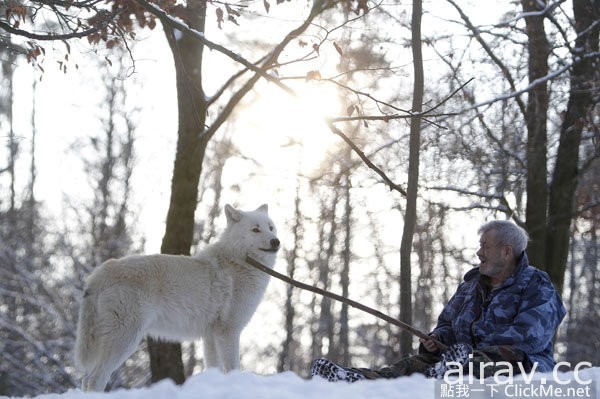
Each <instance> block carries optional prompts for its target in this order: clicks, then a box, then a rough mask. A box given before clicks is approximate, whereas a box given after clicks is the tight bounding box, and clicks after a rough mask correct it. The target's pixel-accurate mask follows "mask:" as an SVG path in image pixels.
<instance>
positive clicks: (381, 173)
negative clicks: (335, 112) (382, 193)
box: [327, 122, 406, 197]
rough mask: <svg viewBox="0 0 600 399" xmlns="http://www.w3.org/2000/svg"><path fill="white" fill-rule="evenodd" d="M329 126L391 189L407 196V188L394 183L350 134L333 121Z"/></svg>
mask: <svg viewBox="0 0 600 399" xmlns="http://www.w3.org/2000/svg"><path fill="white" fill-rule="evenodd" d="M327 126H328V127H329V129H330V130H331V131H332V132H333V134H335V135H337V136H339V137H340V138H341V139H342V140H344V141H345V142H346V144H348V145H349V146H350V148H352V150H353V151H354V152H355V153H356V154H357V155H358V156H359V157H360V159H362V160H363V162H364V163H365V164H367V166H368V167H369V168H371V169H372V170H374V171H375V173H377V174H378V175H379V176H380V177H381V178H382V179H383V181H385V183H386V184H387V185H388V186H389V187H390V190H396V191H398V192H399V193H400V194H402V195H403V196H405V197H406V190H405V189H403V188H402V187H401V186H400V185H398V184H396V183H394V182H393V181H392V179H390V178H389V177H388V176H387V175H386V174H385V172H384V171H382V170H381V169H380V168H379V167H377V166H376V165H375V164H374V163H373V162H371V160H370V159H369V157H367V156H366V155H365V153H364V152H362V150H361V149H360V148H358V147H357V146H356V144H354V143H353V142H352V140H350V138H348V136H346V135H345V134H344V132H342V131H341V130H340V129H338V128H337V127H335V126H334V125H333V122H328V123H327Z"/></svg>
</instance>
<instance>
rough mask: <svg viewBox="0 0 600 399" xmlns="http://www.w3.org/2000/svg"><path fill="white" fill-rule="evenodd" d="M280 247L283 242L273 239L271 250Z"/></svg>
mask: <svg viewBox="0 0 600 399" xmlns="http://www.w3.org/2000/svg"><path fill="white" fill-rule="evenodd" d="M280 245H281V242H279V239H278V238H272V239H271V248H272V249H279V246H280Z"/></svg>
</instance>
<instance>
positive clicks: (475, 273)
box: [463, 251, 529, 288]
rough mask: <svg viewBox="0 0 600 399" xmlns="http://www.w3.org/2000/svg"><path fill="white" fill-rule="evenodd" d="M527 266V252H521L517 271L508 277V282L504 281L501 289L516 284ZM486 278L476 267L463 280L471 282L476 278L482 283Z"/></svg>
mask: <svg viewBox="0 0 600 399" xmlns="http://www.w3.org/2000/svg"><path fill="white" fill-rule="evenodd" d="M527 266H529V258H527V253H526V252H525V251H523V252H521V255H520V256H519V259H518V260H517V266H516V267H515V270H514V271H513V273H512V274H511V275H510V276H508V278H507V279H506V280H504V282H503V283H502V284H500V287H498V288H501V287H506V286H508V285H511V284H514V282H515V280H516V279H517V277H518V276H519V275H520V274H521V273H523V270H525V268H527ZM484 277H485V276H482V275H481V274H480V273H479V266H477V267H474V268H473V269H471V270H469V271H468V272H467V273H465V275H464V277H463V279H464V281H469V280H472V279H474V278H476V279H477V280H478V281H481V280H482V279H483V278H484Z"/></svg>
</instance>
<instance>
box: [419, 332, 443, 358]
mask: <svg viewBox="0 0 600 399" xmlns="http://www.w3.org/2000/svg"><path fill="white" fill-rule="evenodd" d="M430 337H431V338H433V339H424V338H420V339H419V341H420V342H421V343H422V344H423V346H424V347H425V349H426V350H427V352H432V353H433V352H437V351H438V349H439V348H438V346H437V344H436V343H435V341H434V339H438V336H437V335H435V334H431V335H430Z"/></svg>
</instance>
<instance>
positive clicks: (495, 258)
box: [477, 230, 507, 284]
mask: <svg viewBox="0 0 600 399" xmlns="http://www.w3.org/2000/svg"><path fill="white" fill-rule="evenodd" d="M505 249H506V246H505V245H501V244H500V243H499V242H498V240H496V232H495V231H494V230H488V231H487V232H485V233H483V234H482V235H481V238H480V239H479V251H477V257H478V258H479V262H480V263H479V273H481V274H482V275H484V276H489V277H491V278H492V283H494V284H496V283H500V282H502V281H504V279H505V278H506V276H505V275H504V274H505V272H506V271H507V270H506V268H507V264H506V257H505Z"/></svg>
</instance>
